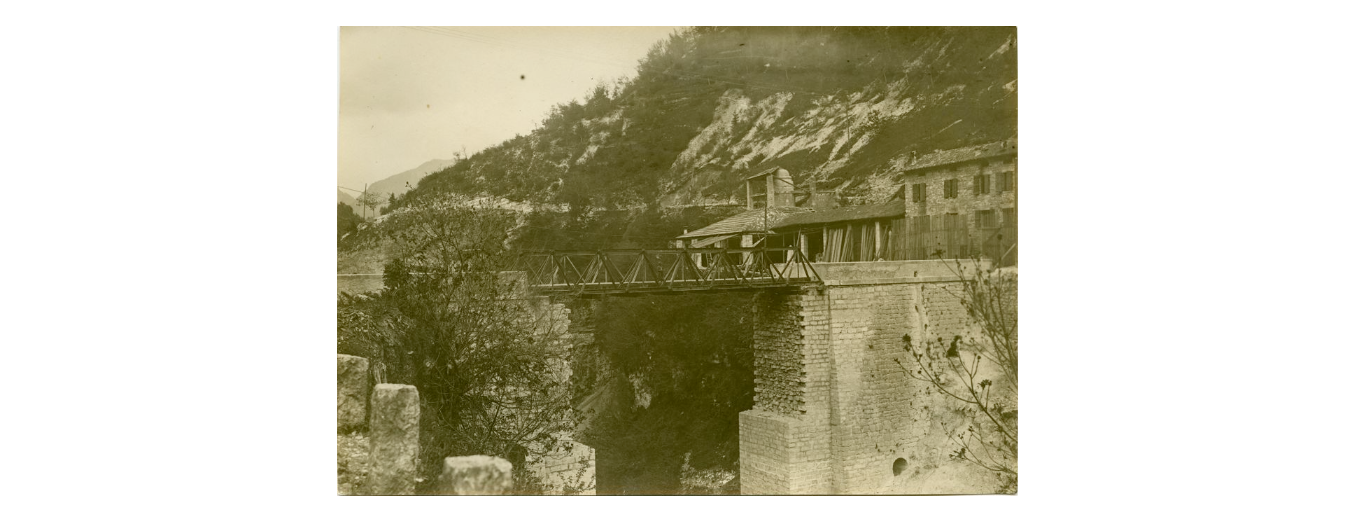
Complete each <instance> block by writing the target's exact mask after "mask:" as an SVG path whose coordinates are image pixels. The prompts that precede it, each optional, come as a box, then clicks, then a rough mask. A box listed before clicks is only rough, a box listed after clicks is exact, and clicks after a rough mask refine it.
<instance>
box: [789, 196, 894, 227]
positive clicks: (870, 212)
mask: <svg viewBox="0 0 1354 521" xmlns="http://www.w3.org/2000/svg"><path fill="white" fill-rule="evenodd" d="M906 208H907V205H906V204H905V203H904V202H903V201H891V202H887V203H884V204H868V205H863V206H846V207H842V208H833V209H831V210H819V211H815V212H809V213H801V214H795V215H791V216H789V217H786V218H785V219H782V220H781V221H780V222H777V223H775V226H773V228H775V229H777V230H780V229H785V228H798V227H801V226H808V225H813V224H827V223H835V222H846V221H861V220H874V219H883V218H886V217H899V216H901V215H903V214H904V213H906Z"/></svg>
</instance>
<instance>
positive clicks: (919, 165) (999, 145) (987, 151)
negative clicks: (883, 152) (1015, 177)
mask: <svg viewBox="0 0 1354 521" xmlns="http://www.w3.org/2000/svg"><path fill="white" fill-rule="evenodd" d="M1015 153H1016V140H1015V138H1011V139H1008V140H1005V141H996V142H992V143H985V144H982V145H973V146H970V147H960V148H952V149H949V150H940V151H937V152H931V153H930V154H926V155H924V156H920V157H917V158H915V159H912V160H911V161H908V162H906V163H904V164H903V172H912V171H914V170H922V169H925V168H932V167H937V166H942V165H949V164H954V163H963V162H965V161H974V160H978V159H986V158H989V157H1001V156H1006V155H1015Z"/></svg>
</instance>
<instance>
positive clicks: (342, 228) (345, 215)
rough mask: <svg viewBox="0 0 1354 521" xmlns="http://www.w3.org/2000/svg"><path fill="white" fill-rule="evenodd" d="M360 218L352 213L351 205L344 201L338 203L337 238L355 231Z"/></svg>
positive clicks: (360, 220)
mask: <svg viewBox="0 0 1354 521" xmlns="http://www.w3.org/2000/svg"><path fill="white" fill-rule="evenodd" d="M360 222H362V218H361V217H358V216H357V214H355V213H353V207H351V206H348V205H346V204H344V203H339V204H338V238H339V239H340V240H342V239H343V236H344V235H348V234H349V233H352V232H355V231H357V225H358V223H360Z"/></svg>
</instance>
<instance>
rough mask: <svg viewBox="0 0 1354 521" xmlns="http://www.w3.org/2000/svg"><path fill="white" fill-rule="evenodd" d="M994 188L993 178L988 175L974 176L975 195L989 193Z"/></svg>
mask: <svg viewBox="0 0 1354 521" xmlns="http://www.w3.org/2000/svg"><path fill="white" fill-rule="evenodd" d="M991 188H992V176H991V175H988V174H982V175H975V176H973V195H982V194H985V193H988V192H990V191H992V190H991Z"/></svg>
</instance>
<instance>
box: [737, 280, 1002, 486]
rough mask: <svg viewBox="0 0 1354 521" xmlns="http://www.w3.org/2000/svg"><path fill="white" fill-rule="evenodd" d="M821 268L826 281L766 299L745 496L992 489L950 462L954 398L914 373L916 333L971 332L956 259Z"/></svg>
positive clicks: (743, 475)
mask: <svg viewBox="0 0 1354 521" xmlns="http://www.w3.org/2000/svg"><path fill="white" fill-rule="evenodd" d="M815 267H816V268H817V269H818V272H819V274H820V275H821V276H822V278H823V282H824V284H823V287H821V288H799V289H791V290H785V291H778V292H772V291H764V292H759V293H758V294H757V296H756V297H755V303H754V310H753V313H754V335H753V349H754V356H755V369H754V372H755V384H754V386H755V390H756V399H755V403H754V405H753V409H752V410H750V411H745V412H743V413H741V414H740V415H739V452H740V457H739V460H740V480H741V486H742V491H741V492H742V494H744V495H748V494H961V493H981V492H990V491H991V490H990V489H987V487H986V481H987V480H986V479H985V476H981V475H976V474H975V472H974V469H971V468H969V467H967V466H964V465H963V464H961V463H956V462H951V461H950V460H949V459H948V455H949V449H948V447H947V443H946V442H947V437H946V435H945V431H944V430H943V428H942V427H941V426H940V424H939V423H940V421H941V420H943V419H944V414H945V412H946V410H945V404H944V403H943V402H942V401H940V400H939V399H938V398H937V397H936V395H935V393H930V392H928V389H927V387H926V384H925V383H924V382H919V381H917V380H914V379H912V378H909V377H908V376H907V374H905V371H908V370H909V369H908V368H909V367H912V366H913V365H914V364H915V361H914V360H913V358H912V353H911V352H910V351H909V350H908V349H905V347H904V345H905V342H904V338H905V337H907V338H908V339H909V340H911V339H915V341H916V342H921V341H922V339H923V338H929V339H936V338H943V339H947V340H948V339H950V338H952V337H953V336H955V335H964V336H967V334H968V333H969V331H970V327H971V326H970V323H969V320H968V319H967V314H966V312H965V310H964V307H963V306H962V305H961V304H960V301H959V295H960V294H962V291H961V283H960V282H959V277H958V276H957V274H956V273H955V272H954V270H955V267H956V265H955V262H954V261H893V262H861V263H836V264H815ZM975 268H979V266H978V265H976V264H974V263H969V264H968V265H967V266H966V270H970V272H971V270H973V269H975ZM900 362H901V363H900Z"/></svg>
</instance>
